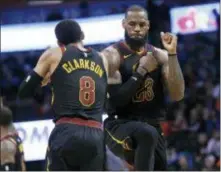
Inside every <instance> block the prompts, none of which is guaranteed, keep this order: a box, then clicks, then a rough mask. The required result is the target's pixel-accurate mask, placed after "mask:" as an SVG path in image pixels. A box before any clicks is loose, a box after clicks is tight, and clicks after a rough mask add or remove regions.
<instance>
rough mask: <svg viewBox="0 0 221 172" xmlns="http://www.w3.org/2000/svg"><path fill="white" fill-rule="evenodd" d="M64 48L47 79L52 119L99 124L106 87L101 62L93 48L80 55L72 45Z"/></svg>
mask: <svg viewBox="0 0 221 172" xmlns="http://www.w3.org/2000/svg"><path fill="white" fill-rule="evenodd" d="M65 49H66V50H65V51H64V53H63V56H62V58H61V61H60V63H59V65H58V66H57V68H56V69H55V72H54V73H53V74H52V77H51V88H52V108H53V110H54V112H55V115H56V119H59V118H60V117H64V116H65V117H85V118H87V119H94V120H97V121H101V120H102V114H103V111H104V102H105V97H106V87H107V76H106V72H105V68H104V65H103V60H102V58H101V57H100V55H99V54H98V53H97V52H96V51H95V50H93V49H88V51H86V52H83V51H81V50H79V49H78V48H77V47H75V46H73V45H68V46H67V47H65ZM56 119H55V120H56Z"/></svg>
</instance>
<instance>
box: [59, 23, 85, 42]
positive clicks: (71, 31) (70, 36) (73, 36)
mask: <svg viewBox="0 0 221 172" xmlns="http://www.w3.org/2000/svg"><path fill="white" fill-rule="evenodd" d="M55 35H56V38H57V40H58V42H59V43H61V44H64V45H68V44H70V43H76V42H79V41H81V39H82V31H81V27H80V25H79V24H78V23H77V22H76V21H74V20H69V19H67V20H62V21H60V22H59V23H58V24H57V25H56V27H55Z"/></svg>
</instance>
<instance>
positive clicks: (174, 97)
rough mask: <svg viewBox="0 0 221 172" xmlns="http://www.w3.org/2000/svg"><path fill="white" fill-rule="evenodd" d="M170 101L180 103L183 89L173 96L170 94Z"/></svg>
mask: <svg viewBox="0 0 221 172" xmlns="http://www.w3.org/2000/svg"><path fill="white" fill-rule="evenodd" d="M170 97H171V99H172V101H176V102H178V101H181V100H182V99H183V98H184V89H182V90H180V91H178V92H174V93H173V94H171V96H170Z"/></svg>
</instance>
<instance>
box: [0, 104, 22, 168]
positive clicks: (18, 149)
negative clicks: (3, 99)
mask: <svg viewBox="0 0 221 172" xmlns="http://www.w3.org/2000/svg"><path fill="white" fill-rule="evenodd" d="M0 132H1V137H0V143H1V147H0V152H1V164H0V171H26V167H25V162H24V152H23V145H22V141H21V139H20V137H19V136H18V133H17V132H16V130H15V128H14V126H13V123H12V112H11V110H10V109H9V108H7V107H5V106H1V107H0Z"/></svg>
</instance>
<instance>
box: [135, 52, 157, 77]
mask: <svg viewBox="0 0 221 172" xmlns="http://www.w3.org/2000/svg"><path fill="white" fill-rule="evenodd" d="M157 65H158V62H157V60H156V58H155V57H154V56H153V54H152V53H150V52H148V53H147V55H146V56H143V57H141V58H140V61H139V66H138V68H137V72H138V73H140V74H141V75H143V76H144V75H146V73H147V72H152V71H153V70H154V69H156V68H157Z"/></svg>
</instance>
